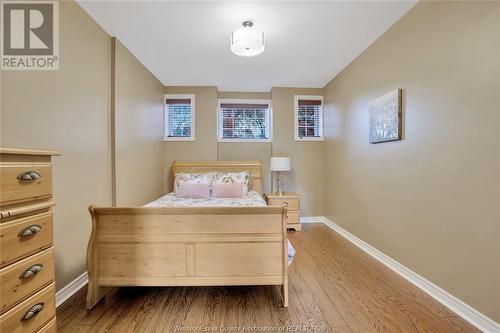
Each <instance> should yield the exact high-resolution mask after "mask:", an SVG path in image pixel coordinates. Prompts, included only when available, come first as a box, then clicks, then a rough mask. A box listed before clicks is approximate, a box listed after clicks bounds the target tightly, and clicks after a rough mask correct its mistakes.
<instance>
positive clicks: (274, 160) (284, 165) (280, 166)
mask: <svg viewBox="0 0 500 333" xmlns="http://www.w3.org/2000/svg"><path fill="white" fill-rule="evenodd" d="M290 170H291V166H290V158H289V157H271V171H276V172H277V179H276V195H282V194H283V192H282V191H281V176H280V171H290Z"/></svg>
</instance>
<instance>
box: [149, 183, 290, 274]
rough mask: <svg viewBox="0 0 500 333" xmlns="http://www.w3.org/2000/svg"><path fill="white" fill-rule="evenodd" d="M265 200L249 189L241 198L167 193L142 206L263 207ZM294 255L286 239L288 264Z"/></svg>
mask: <svg viewBox="0 0 500 333" xmlns="http://www.w3.org/2000/svg"><path fill="white" fill-rule="evenodd" d="M265 206H267V204H266V201H265V200H264V198H262V196H261V195H260V194H259V193H258V192H255V191H249V192H248V194H247V195H246V196H244V197H243V198H209V199H191V198H179V197H177V196H176V195H175V194H174V193H169V194H167V195H164V196H163V197H161V198H159V199H156V200H155V201H152V202H150V203H147V204H146V205H144V207H265ZM294 257H295V249H294V248H293V246H292V244H291V243H290V241H288V264H289V265H290V264H291V263H292V261H293V258H294Z"/></svg>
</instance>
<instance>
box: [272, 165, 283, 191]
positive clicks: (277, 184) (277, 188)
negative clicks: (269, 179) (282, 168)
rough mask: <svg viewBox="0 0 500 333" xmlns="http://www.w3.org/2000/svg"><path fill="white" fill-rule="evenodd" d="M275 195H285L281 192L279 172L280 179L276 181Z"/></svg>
mask: <svg viewBox="0 0 500 333" xmlns="http://www.w3.org/2000/svg"><path fill="white" fill-rule="evenodd" d="M274 194H276V195H279V196H281V195H283V191H282V190H281V175H280V172H279V171H278V177H277V179H276V192H275V193H274Z"/></svg>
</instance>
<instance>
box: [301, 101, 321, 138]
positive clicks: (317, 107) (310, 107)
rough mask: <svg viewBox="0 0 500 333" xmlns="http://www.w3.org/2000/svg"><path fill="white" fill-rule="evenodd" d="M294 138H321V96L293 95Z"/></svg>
mask: <svg viewBox="0 0 500 333" xmlns="http://www.w3.org/2000/svg"><path fill="white" fill-rule="evenodd" d="M295 140H297V141H322V140H323V97H322V96H295Z"/></svg>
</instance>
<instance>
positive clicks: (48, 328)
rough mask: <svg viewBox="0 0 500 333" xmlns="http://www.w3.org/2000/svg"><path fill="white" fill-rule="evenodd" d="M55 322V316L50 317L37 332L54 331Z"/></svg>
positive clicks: (53, 332)
mask: <svg viewBox="0 0 500 333" xmlns="http://www.w3.org/2000/svg"><path fill="white" fill-rule="evenodd" d="M56 332H57V323H56V318H54V319H52V320H51V321H50V322H49V323H48V324H46V325H45V326H44V327H42V328H41V329H40V330H39V331H38V332H37V333H56Z"/></svg>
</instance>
